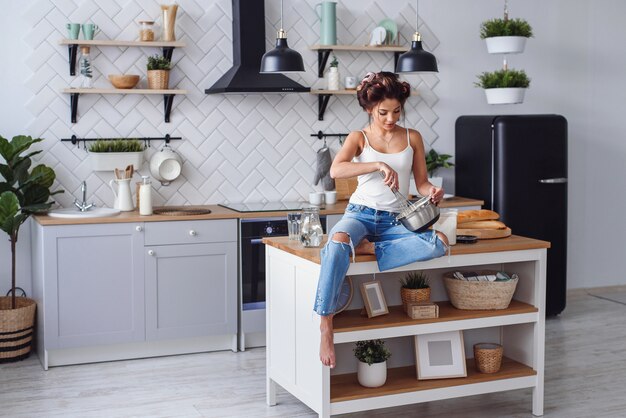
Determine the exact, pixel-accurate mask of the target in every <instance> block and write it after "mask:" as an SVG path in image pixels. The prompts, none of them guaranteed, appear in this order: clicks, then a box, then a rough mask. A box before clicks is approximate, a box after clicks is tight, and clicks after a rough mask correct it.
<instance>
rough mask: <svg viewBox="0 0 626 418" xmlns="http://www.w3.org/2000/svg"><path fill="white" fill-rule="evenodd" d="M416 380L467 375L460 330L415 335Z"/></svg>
mask: <svg viewBox="0 0 626 418" xmlns="http://www.w3.org/2000/svg"><path fill="white" fill-rule="evenodd" d="M415 367H416V369H417V380H428V379H446V378H453V377H467V366H466V363H465V348H464V346H463V332H462V331H447V332H437V333H434V334H422V335H416V336H415Z"/></svg>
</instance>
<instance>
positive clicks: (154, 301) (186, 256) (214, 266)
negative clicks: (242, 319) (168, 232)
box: [145, 242, 237, 340]
mask: <svg viewBox="0 0 626 418" xmlns="http://www.w3.org/2000/svg"><path fill="white" fill-rule="evenodd" d="M145 251H146V253H147V256H146V337H147V339H148V340H160V339H170V338H190V337H201V336H209V335H224V334H236V333H237V244H236V242H221V243H210V244H188V245H163V246H153V247H146V248H145Z"/></svg>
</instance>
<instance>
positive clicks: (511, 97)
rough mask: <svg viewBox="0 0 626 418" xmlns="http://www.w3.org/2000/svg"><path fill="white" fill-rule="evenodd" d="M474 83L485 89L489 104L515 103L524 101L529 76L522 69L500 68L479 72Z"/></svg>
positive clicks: (528, 84)
mask: <svg viewBox="0 0 626 418" xmlns="http://www.w3.org/2000/svg"><path fill="white" fill-rule="evenodd" d="M474 84H475V85H476V87H480V88H483V89H485V95H486V96H487V103H489V104H515V103H522V102H523V101H524V94H525V92H526V89H527V88H528V87H529V86H530V78H528V76H527V75H526V73H525V72H524V70H514V69H502V70H498V71H493V72H483V73H481V74H479V75H478V82H476V83H474Z"/></svg>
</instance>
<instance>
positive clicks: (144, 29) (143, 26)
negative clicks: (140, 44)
mask: <svg viewBox="0 0 626 418" xmlns="http://www.w3.org/2000/svg"><path fill="white" fill-rule="evenodd" d="M139 40H140V41H144V42H149V41H154V22H153V21H152V20H140V21H139Z"/></svg>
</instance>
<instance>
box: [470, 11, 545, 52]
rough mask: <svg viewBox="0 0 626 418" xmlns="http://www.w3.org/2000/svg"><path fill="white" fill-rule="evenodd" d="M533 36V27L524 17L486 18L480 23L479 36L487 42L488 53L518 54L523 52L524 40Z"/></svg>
mask: <svg viewBox="0 0 626 418" xmlns="http://www.w3.org/2000/svg"><path fill="white" fill-rule="evenodd" d="M532 36H533V29H532V27H531V26H530V25H529V24H528V22H527V21H525V20H524V19H509V18H508V15H506V14H505V17H504V18H503V19H499V18H498V19H490V20H486V21H484V22H483V23H481V25H480V38H481V39H484V40H485V43H486V44H487V52H489V53H490V54H518V53H521V52H524V48H525V47H526V40H527V39H528V38H530V37H532Z"/></svg>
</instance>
